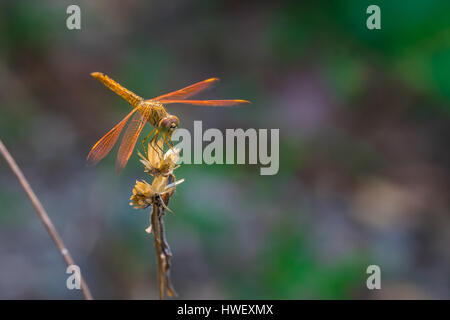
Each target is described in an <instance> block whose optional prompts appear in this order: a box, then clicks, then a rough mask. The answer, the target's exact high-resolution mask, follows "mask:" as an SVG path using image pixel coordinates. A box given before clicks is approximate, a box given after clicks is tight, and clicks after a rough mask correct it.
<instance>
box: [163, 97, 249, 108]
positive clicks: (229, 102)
mask: <svg viewBox="0 0 450 320" xmlns="http://www.w3.org/2000/svg"><path fill="white" fill-rule="evenodd" d="M159 102H161V103H162V104H170V103H183V104H192V105H196V106H209V107H229V106H235V105H237V104H241V103H250V101H247V100H165V99H163V100H159Z"/></svg>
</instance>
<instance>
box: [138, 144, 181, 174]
mask: <svg viewBox="0 0 450 320" xmlns="http://www.w3.org/2000/svg"><path fill="white" fill-rule="evenodd" d="M162 148H163V142H162V140H158V142H154V141H152V142H151V143H149V144H148V147H147V151H146V153H145V156H143V155H142V154H141V153H139V156H140V157H141V158H142V159H141V163H142V164H143V165H144V171H145V172H147V173H149V174H150V175H152V176H154V177H156V176H159V175H163V176H167V175H169V174H172V173H173V170H175V169H176V168H178V166H176V163H177V162H178V159H179V156H178V154H179V153H180V150H179V149H177V148H172V149H169V151H167V152H166V153H165V154H163V149H162Z"/></svg>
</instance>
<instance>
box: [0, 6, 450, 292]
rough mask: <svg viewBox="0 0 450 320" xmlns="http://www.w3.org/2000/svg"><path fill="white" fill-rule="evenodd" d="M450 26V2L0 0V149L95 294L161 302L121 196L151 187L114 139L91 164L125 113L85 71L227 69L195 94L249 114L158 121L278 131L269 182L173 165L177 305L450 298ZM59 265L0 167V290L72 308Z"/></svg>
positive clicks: (254, 174)
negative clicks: (372, 14) (72, 16)
mask: <svg viewBox="0 0 450 320" xmlns="http://www.w3.org/2000/svg"><path fill="white" fill-rule="evenodd" d="M70 4H77V5H79V6H80V8H81V30H72V31H71V30H68V29H67V28H66V19H67V17H68V16H69V15H68V14H66V9H67V7H68V6H69V5H70ZM370 4H377V5H379V7H380V9H381V27H382V29H381V30H368V29H367V27H366V19H367V17H368V16H369V15H368V14H366V8H367V7H368V6H369V5H370ZM449 21H450V4H449V2H448V1H444V0H443V1H437V0H421V1H408V2H407V3H405V2H402V1H380V0H377V1H361V0H358V1H356V0H355V1H327V2H326V3H325V1H323V2H322V1H321V2H314V3H313V2H306V1H305V2H300V1H292V2H288V1H286V2H282V3H281V2H280V3H279V2H276V1H241V0H227V1H207V0H198V1H184V0H174V1H151V2H149V1H136V0H132V1H126V2H124V1H117V0H115V1H106V0H102V1H99V0H97V1H72V0H71V1H65V0H64V1H39V2H37V1H33V2H32V1H23V0H20V1H2V2H1V4H0V138H1V139H2V140H3V142H4V143H5V145H6V146H7V147H8V148H9V150H10V152H11V153H12V155H13V156H14V157H15V159H16V161H17V162H18V164H19V165H20V166H21V168H22V169H23V171H24V174H25V175H26V177H27V178H28V179H29V181H30V183H31V185H32V187H33V188H34V190H35V192H36V193H37V195H38V197H39V198H40V200H41V201H42V203H43V205H44V207H45V208H46V209H47V211H48V213H49V215H50V217H51V218H52V219H53V222H54V223H55V225H56V227H57V229H58V230H59V231H60V232H61V235H62V237H63V239H64V241H65V242H66V245H67V247H68V248H69V250H70V251H71V253H72V255H73V257H74V259H75V260H76V262H77V263H78V264H79V266H80V267H81V270H82V272H83V274H84V276H85V277H86V280H87V282H88V284H89V285H90V287H91V290H92V293H93V295H94V297H95V298H101V299H107V298H111V299H155V298H157V284H156V264H155V252H154V244H153V238H152V236H150V235H148V234H147V233H145V231H144V230H145V228H146V227H147V226H148V220H149V212H148V210H146V211H143V210H134V209H133V208H132V207H130V206H129V204H128V203H129V197H130V195H131V190H132V188H133V186H134V183H135V180H136V179H142V178H147V177H145V176H144V173H143V171H142V166H141V164H140V163H139V162H138V157H137V155H136V154H133V156H132V158H131V159H130V162H129V163H128V166H127V167H126V168H125V170H124V172H123V173H122V174H121V175H119V176H117V175H116V174H115V168H114V165H115V157H116V154H117V147H116V148H114V149H113V151H112V153H111V154H110V155H109V156H108V157H107V158H105V159H104V160H103V161H102V162H101V163H99V164H98V165H97V166H95V167H86V165H85V158H86V156H87V154H88V152H89V150H90V148H91V147H92V145H93V144H94V143H95V142H96V141H97V140H98V139H99V138H100V137H101V136H103V135H104V134H105V133H106V132H107V131H108V130H109V129H110V128H112V127H113V126H114V125H115V124H116V123H117V122H119V121H120V120H121V119H122V118H123V117H124V116H125V115H126V114H127V113H128V112H129V110H130V106H129V105H128V104H127V103H126V102H125V101H124V100H122V99H121V98H120V97H118V96H117V95H115V94H114V93H112V92H111V91H109V90H108V89H107V88H106V87H104V86H103V85H102V84H101V83H99V82H98V81H97V80H95V79H93V78H92V77H90V75H89V74H90V73H91V72H93V71H100V72H104V73H106V74H108V75H109V76H111V77H112V78H114V79H116V80H117V81H119V82H120V83H121V84H122V85H124V86H125V87H127V88H129V89H130V90H133V91H134V92H136V93H137V94H139V95H141V96H143V97H146V98H151V97H154V96H157V95H159V94H162V93H165V92H169V91H172V90H175V89H179V88H182V87H184V86H186V85H189V84H191V83H194V82H197V81H200V80H203V79H206V78H208V77H219V78H221V82H220V83H219V85H217V86H216V87H215V88H214V89H213V90H210V91H208V92H206V93H205V94H202V95H201V96H200V98H216V99H217V98H240V99H248V100H251V101H252V105H250V106H245V107H241V108H236V109H226V108H223V109H208V108H200V107H191V106H184V105H171V106H169V107H168V110H169V112H171V113H173V114H176V115H178V116H179V117H180V120H181V126H182V127H184V128H187V129H189V130H190V129H192V127H193V121H194V120H202V121H203V129H204V130H206V129H207V128H219V129H221V130H225V129H226V128H243V129H247V128H257V129H258V128H268V129H270V128H279V129H280V170H279V173H278V174H277V175H275V176H261V175H260V174H259V170H260V166H259V165H210V166H208V165H184V166H182V167H181V168H180V169H178V170H177V172H176V174H177V177H178V178H185V179H186V182H185V183H184V184H182V185H180V186H179V188H178V189H177V192H176V194H175V196H174V197H173V198H172V200H171V203H170V207H171V209H172V210H173V211H174V212H175V215H170V214H169V215H166V218H165V224H166V228H167V237H168V241H169V244H170V246H171V249H172V251H173V254H174V257H173V268H172V282H173V284H174V286H175V288H176V290H177V292H178V293H179V296H180V297H181V298H186V299H241V298H242V299H305V298H313V299H351V298H358V299H380V298H385V299H392V298H397V299H415V298H425V299H428V298H440V299H442V298H446V299H448V298H450V250H449V243H450V212H449V208H450V197H449V191H450V188H449V187H450V179H449V178H450V173H449V167H450V149H449V147H448V146H449V145H448V141H449V140H448V138H449V137H450V126H449V125H450V104H449V101H450V23H449ZM146 130H147V132H148V131H150V127H148V128H147V129H146ZM372 264H375V265H378V266H380V268H381V272H382V278H381V286H382V289H381V290H368V289H367V287H366V279H367V277H368V275H367V274H366V268H367V266H369V265H372ZM65 269H66V266H65V265H64V263H63V261H62V259H61V256H60V255H59V253H58V252H57V250H56V249H55V247H54V245H53V243H52V241H51V239H50V237H49V236H48V234H47V233H46V231H45V229H44V228H43V225H42V223H41V221H40V220H39V219H38V218H37V215H36V213H35V212H34V209H33V208H32V206H31V204H30V202H29V201H28V199H27V198H26V197H25V195H24V192H23V190H22V189H21V187H20V185H19V183H18V181H17V180H16V179H15V177H14V176H13V174H12V173H11V171H10V169H9V167H8V166H7V165H6V162H5V161H4V159H0V298H3V299H26V298H31V299H47V298H48V299H59V298H62V299H79V298H81V297H82V296H81V292H79V291H77V290H72V291H70V290H67V289H66V286H65V284H66V279H67V277H68V275H67V274H66V273H65Z"/></svg>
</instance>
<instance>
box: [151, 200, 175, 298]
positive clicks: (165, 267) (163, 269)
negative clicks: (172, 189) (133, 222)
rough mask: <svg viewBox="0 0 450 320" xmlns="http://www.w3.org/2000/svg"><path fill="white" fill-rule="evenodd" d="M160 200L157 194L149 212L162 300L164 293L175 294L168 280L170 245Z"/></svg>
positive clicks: (172, 295)
mask: <svg viewBox="0 0 450 320" xmlns="http://www.w3.org/2000/svg"><path fill="white" fill-rule="evenodd" d="M167 199H168V197H167ZM162 201H164V200H163V199H162V198H161V197H160V196H159V195H157V196H156V197H155V201H154V203H153V205H152V212H151V219H152V230H153V236H154V239H155V251H156V261H157V264H158V288H159V299H160V300H163V299H164V298H165V296H166V294H167V296H169V297H174V296H176V292H175V290H174V289H173V287H172V284H171V282H170V267H171V263H170V259H171V257H172V252H171V251H170V247H169V244H168V243H167V240H166V236H165V229H164V221H163V216H164V205H163V203H162Z"/></svg>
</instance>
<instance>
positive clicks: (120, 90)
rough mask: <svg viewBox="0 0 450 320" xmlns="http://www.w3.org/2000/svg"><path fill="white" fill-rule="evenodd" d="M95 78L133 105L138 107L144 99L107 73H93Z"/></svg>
mask: <svg viewBox="0 0 450 320" xmlns="http://www.w3.org/2000/svg"><path fill="white" fill-rule="evenodd" d="M91 76H93V77H94V78H95V79H97V80H99V81H101V82H102V83H103V84H104V85H105V86H107V87H108V88H109V89H111V90H112V91H114V92H115V93H117V94H118V95H119V96H121V97H122V98H124V99H125V100H126V101H127V102H128V103H129V104H131V105H132V106H133V107H137V106H138V105H139V103H141V102H142V101H143V100H144V99H142V98H141V97H139V96H138V95H137V94H135V93H133V92H131V91H130V90H128V89H127V88H124V87H122V86H121V85H120V84H119V83H117V82H116V81H114V80H113V79H111V78H110V77H108V76H107V75H106V74H103V73H100V72H93V73H91Z"/></svg>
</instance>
